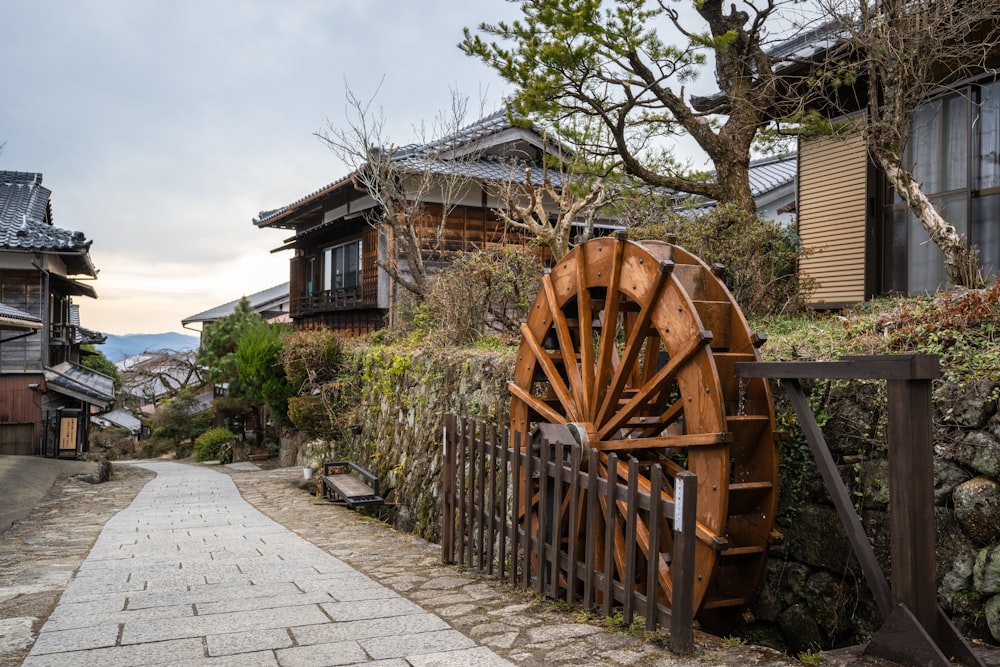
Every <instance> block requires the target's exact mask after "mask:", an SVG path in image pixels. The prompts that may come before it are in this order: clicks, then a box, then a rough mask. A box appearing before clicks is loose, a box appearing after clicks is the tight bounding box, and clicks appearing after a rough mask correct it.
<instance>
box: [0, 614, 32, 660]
mask: <svg viewBox="0 0 1000 667" xmlns="http://www.w3.org/2000/svg"><path fill="white" fill-rule="evenodd" d="M34 622H35V618H34V617H32V616H27V617H21V618H0V655H3V654H4V653H16V652H18V651H20V650H21V649H26V648H31V645H32V644H33V643H34V642H35V635H34V633H32V632H31V626H32V625H33V624H34Z"/></svg>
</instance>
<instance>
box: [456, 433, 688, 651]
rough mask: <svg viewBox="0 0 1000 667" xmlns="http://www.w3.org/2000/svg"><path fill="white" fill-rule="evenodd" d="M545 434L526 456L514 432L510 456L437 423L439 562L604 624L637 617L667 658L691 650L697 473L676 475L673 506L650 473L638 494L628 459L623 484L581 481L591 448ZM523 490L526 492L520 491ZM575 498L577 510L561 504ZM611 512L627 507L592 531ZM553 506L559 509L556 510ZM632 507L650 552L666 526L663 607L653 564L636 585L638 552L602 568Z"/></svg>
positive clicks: (628, 531)
mask: <svg viewBox="0 0 1000 667" xmlns="http://www.w3.org/2000/svg"><path fill="white" fill-rule="evenodd" d="M545 426H546V427H549V428H548V429H536V431H535V432H534V433H533V434H532V435H531V437H529V446H528V447H526V448H522V447H521V446H520V439H521V438H520V434H519V433H514V434H513V437H514V441H513V445H514V446H513V447H511V446H509V443H511V440H510V434H509V433H508V432H507V431H506V430H503V431H498V429H497V428H496V427H495V426H487V425H486V424H484V423H482V422H474V421H471V420H468V419H464V418H458V417H457V416H456V415H454V414H451V413H449V414H447V415H445V424H444V454H445V462H444V471H443V475H442V484H443V488H442V493H441V498H442V507H441V510H442V511H441V516H442V530H441V547H442V560H443V561H444V562H445V563H446V564H454V563H459V564H461V565H463V566H465V567H467V568H470V569H473V570H478V571H479V572H481V573H483V574H486V575H489V576H493V577H497V578H503V579H508V580H509V581H510V582H511V583H512V584H514V585H516V586H520V587H523V588H525V589H529V590H535V591H537V592H539V593H543V594H545V595H548V596H549V597H551V598H554V599H559V600H565V601H566V602H568V603H570V604H577V605H580V606H582V607H583V608H585V609H591V610H593V609H596V610H599V611H600V613H602V614H604V615H605V616H610V615H611V614H612V613H615V612H618V611H620V612H621V614H622V617H623V620H624V622H625V623H626V624H631V623H632V622H633V619H634V616H635V615H636V614H638V615H642V616H644V617H645V619H646V628H647V629H648V630H653V629H655V628H656V627H667V628H669V629H670V647H671V649H672V650H674V651H676V652H678V653H687V652H690V651H691V650H692V649H693V632H692V623H693V616H694V609H693V591H694V546H695V539H696V538H695V535H694V526H695V516H696V507H695V503H696V492H697V477H696V475H694V473H691V472H687V471H685V472H681V473H679V474H678V476H677V477H676V478H675V481H674V485H675V492H676V493H677V495H678V497H679V501H678V502H675V501H674V500H673V499H670V498H667V497H666V496H665V495H664V494H662V493H661V489H669V488H670V486H669V483H670V481H669V480H667V479H666V478H665V476H664V475H663V473H662V471H661V470H660V467H659V466H653V467H652V470H651V471H650V487H651V488H650V490H649V491H648V492H643V491H642V490H640V489H639V488H637V486H638V485H637V482H636V480H637V478H638V474H637V464H636V462H635V461H634V460H633V461H630V463H629V465H630V473H629V477H628V479H629V480H630V482H629V483H628V484H623V483H621V482H619V481H617V480H612V481H613V482H614V483H610V482H609V480H606V479H604V478H602V477H600V476H599V475H596V474H589V473H588V471H596V470H598V456H599V454H598V452H597V451H596V450H590V451H588V452H585V451H584V450H583V449H582V448H581V446H580V445H579V444H577V443H576V442H575V440H573V438H572V437H571V435H570V434H569V431H568V429H566V427H551V426H550V425H545ZM560 429H561V430H560ZM607 456H608V465H607V469H608V470H615V469H616V464H617V458H616V455H615V453H614V452H608V453H607ZM525 484H529V485H530V488H524V486H525ZM522 497H527V498H532V499H537V505H535V507H537V508H546V509H544V510H542V509H539V510H538V511H536V512H534V513H532V512H523V511H520V509H519V508H520V503H519V502H518V499H519V498H522ZM574 498H575V499H578V502H569V499H574ZM622 503H625V506H626V507H627V510H625V511H624V512H621V513H618V512H607V513H606V516H608V517H609V520H610V522H611V525H610V526H609V527H608V529H607V530H603V531H599V532H598V531H597V530H595V526H596V525H597V524H598V521H596V520H595V518H596V517H597V516H598V513H600V512H603V511H604V510H603V508H606V507H612V508H614V507H621V506H622ZM554 508H561V510H564V511H559V512H555V511H554ZM639 510H643V512H644V513H645V514H646V517H647V520H646V521H645V524H644V527H646V528H648V530H649V533H650V544H651V545H652V544H659V543H660V526H661V524H662V523H663V521H662V520H663V519H667V523H672V524H673V528H672V532H673V536H672V537H673V552H672V565H671V579H672V595H671V600H670V601H669V605H668V604H664V602H663V601H658V600H657V598H658V595H657V591H658V589H657V586H658V583H657V573H656V569H655V568H656V559H648V562H647V563H646V564H645V565H646V566H647V567H648V568H649V572H648V573H646V576H645V581H646V582H648V583H647V584H645V585H644V586H641V587H640V586H637V585H636V584H635V582H636V581H637V580H638V579H641V577H637V576H636V574H637V573H636V568H637V567H639V566H642V564H641V563H638V561H637V559H638V556H637V549H627V550H626V552H625V553H626V562H625V566H624V568H621V569H619V568H617V567H615V565H614V564H613V563H614V558H613V557H612V553H613V549H614V544H613V542H614V534H615V530H613V529H612V527H613V525H614V522H615V521H624V526H623V529H624V530H623V531H622V532H623V533H624V535H625V536H626V542H629V540H628V538H627V536H630V535H631V536H634V535H635V534H636V532H635V531H636V530H637V529H638V528H639V524H640V518H639ZM581 513H582V516H581ZM616 517H617V518H616ZM570 526H580V527H581V528H580V533H579V535H578V537H579V538H582V539H572V538H570V539H552V536H553V535H557V536H563V535H565V534H568V533H569V527H570ZM685 527H689V528H688V529H687V530H685V529H684V528H685ZM633 543H634V542H633ZM581 545H582V547H581ZM598 549H602V550H603V551H602V552H601V553H603V554H604V557H603V559H601V558H598V551H597V550H598ZM581 551H582V553H581ZM599 562H603V563H609V564H610V565H609V566H608V567H607V568H605V569H607V570H610V575H608V574H607V573H606V572H604V571H601V567H599V566H598V563H599ZM625 582H630V583H629V584H626V583H625ZM640 588H641V589H642V590H640Z"/></svg>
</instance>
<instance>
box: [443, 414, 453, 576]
mask: <svg viewBox="0 0 1000 667" xmlns="http://www.w3.org/2000/svg"><path fill="white" fill-rule="evenodd" d="M442 428H443V431H444V433H443V434H442V439H443V440H444V470H443V471H442V475H441V562H442V563H444V564H445V565H451V564H452V563H454V562H455V559H454V555H455V552H454V550H453V549H454V546H455V541H454V539H455V538H454V535H455V459H454V457H455V444H454V441H453V439H452V438H453V437H454V431H455V415H454V413H451V412H448V413H446V414H445V416H444V425H443V427H442Z"/></svg>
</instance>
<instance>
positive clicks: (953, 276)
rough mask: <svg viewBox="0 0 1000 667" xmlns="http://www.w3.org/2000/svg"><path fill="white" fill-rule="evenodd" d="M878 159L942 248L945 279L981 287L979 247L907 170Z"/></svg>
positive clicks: (932, 239)
mask: <svg viewBox="0 0 1000 667" xmlns="http://www.w3.org/2000/svg"><path fill="white" fill-rule="evenodd" d="M877 159H878V161H879V163H880V166H881V167H882V170H883V171H884V172H885V174H886V176H887V177H888V179H889V182H890V183H891V184H892V186H893V187H894V188H896V192H897V193H898V194H899V196H900V197H902V199H903V201H905V202H906V204H907V205H908V206H909V207H910V210H911V211H912V212H913V214H914V215H915V216H917V219H919V220H920V224H922V225H923V226H924V229H926V230H927V233H928V234H929V235H930V237H931V241H933V242H934V244H935V245H937V247H938V248H940V249H941V253H942V254H943V255H944V263H945V269H946V270H947V272H948V279H949V280H950V281H951V282H952V284H953V285H957V286H961V287H969V288H976V287H982V285H983V284H984V283H985V280H984V278H983V272H982V269H980V267H979V251H978V250H977V249H976V247H975V246H974V245H972V244H971V243H969V239H968V237H966V236H961V235H959V233H958V230H956V229H955V227H954V226H953V225H951V224H950V223H949V222H948V221H947V220H945V219H944V218H943V217H941V214H940V213H938V212H937V209H935V208H934V206H933V205H932V204H931V202H930V200H929V199H928V198H927V195H926V194H924V191H923V189H921V187H920V185H919V184H918V183H917V182H915V181H914V180H913V177H912V176H911V175H910V173H909V172H908V171H906V170H905V169H903V168H901V167H900V166H899V164H898V163H897V162H895V161H893V160H889V159H887V158H885V157H883V156H881V155H879V156H878V158H877Z"/></svg>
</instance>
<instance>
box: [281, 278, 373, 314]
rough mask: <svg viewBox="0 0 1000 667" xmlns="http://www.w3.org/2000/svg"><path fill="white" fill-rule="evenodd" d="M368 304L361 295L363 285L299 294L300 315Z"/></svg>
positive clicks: (298, 310) (298, 312) (298, 311)
mask: <svg viewBox="0 0 1000 667" xmlns="http://www.w3.org/2000/svg"><path fill="white" fill-rule="evenodd" d="M364 305H370V304H366V303H365V302H364V300H363V299H362V297H361V286H360V285H358V286H355V287H345V288H343V289H335V290H327V291H324V292H317V293H315V294H311V295H310V294H301V295H299V303H298V309H297V313H293V314H298V315H309V314H312V313H321V312H328V311H331V310H348V309H350V308H357V307H359V306H364Z"/></svg>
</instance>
